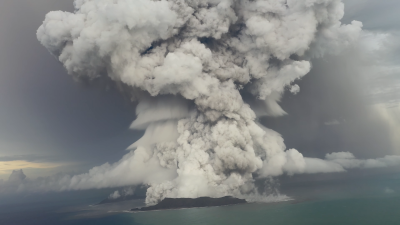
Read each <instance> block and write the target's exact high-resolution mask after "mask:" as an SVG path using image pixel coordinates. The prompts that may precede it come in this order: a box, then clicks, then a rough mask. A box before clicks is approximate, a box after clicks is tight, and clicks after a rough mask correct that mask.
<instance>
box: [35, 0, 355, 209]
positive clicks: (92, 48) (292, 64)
mask: <svg viewBox="0 0 400 225" xmlns="http://www.w3.org/2000/svg"><path fill="white" fill-rule="evenodd" d="M74 6H75V11H74V13H69V12H61V11H55V12H50V13H49V14H47V16H46V18H45V20H44V22H43V25H42V26H41V27H40V28H39V29H38V31H37V38H38V40H39V41H40V43H41V44H42V45H43V46H45V47H46V48H47V49H48V50H49V51H50V53H51V54H53V55H54V56H55V57H57V58H58V60H59V61H60V62H62V63H63V65H64V66H65V68H66V70H67V71H68V73H69V74H71V75H72V76H73V77H74V78H75V79H78V80H80V79H83V80H89V81H90V80H94V79H101V78H102V77H108V78H110V79H111V80H113V81H114V82H116V83H118V84H122V85H123V86H124V87H127V88H126V89H127V90H126V91H127V92H128V93H129V94H130V95H131V97H132V99H136V100H138V102H139V103H138V107H137V116H138V117H137V120H135V121H134V122H133V123H132V126H131V127H132V128H133V129H146V131H145V135H144V136H143V138H142V139H140V140H139V141H138V142H136V143H135V144H133V145H132V146H131V147H130V148H129V149H135V150H133V151H131V152H130V153H128V154H127V155H126V156H125V157H124V158H123V159H121V160H120V161H119V162H117V163H115V164H113V165H109V164H105V165H102V166H99V167H95V168H93V169H91V170H90V171H89V172H88V173H86V174H81V175H76V176H73V177H67V178H65V179H64V180H62V181H60V182H58V183H57V184H56V185H55V186H58V188H59V189H60V190H70V189H74V190H75V189H88V188H104V187H116V186H124V185H133V184H139V183H146V184H148V185H150V188H149V189H148V191H147V199H146V202H147V203H149V204H152V203H156V202H158V201H160V200H161V199H163V198H165V197H199V196H224V195H234V196H243V195H246V194H247V195H254V194H257V193H256V192H257V191H256V189H255V186H254V178H253V175H254V174H257V173H260V174H262V175H263V176H277V175H280V174H283V173H287V174H290V175H291V174H296V173H304V172H310V171H318V170H321V171H328V170H329V168H331V167H335V166H332V165H333V164H332V163H334V162H332V161H329V160H328V161H327V160H325V161H326V164H323V163H322V162H325V161H324V160H321V161H318V160H317V159H311V160H309V159H306V158H304V157H303V155H302V154H301V153H299V152H298V151H297V150H295V149H290V150H286V147H285V145H284V143H283V138H282V137H281V136H280V135H279V134H278V133H276V132H274V131H272V130H270V129H268V128H265V127H262V126H261V125H260V124H258V123H257V122H256V119H257V117H259V116H263V115H268V116H281V115H284V114H285V112H284V111H283V110H282V108H281V107H280V106H279V104H278V103H279V100H280V99H281V96H282V94H283V93H284V92H285V90H289V91H290V92H292V93H293V94H296V93H298V92H299V90H300V88H299V86H298V85H296V84H293V82H295V81H296V80H298V79H301V78H302V77H303V76H304V75H306V74H307V73H308V72H309V71H310V69H311V63H310V57H322V56H323V55H324V54H327V53H332V54H336V53H338V52H340V50H341V49H344V48H346V47H348V46H350V45H351V44H352V43H354V42H355V41H356V40H357V39H358V36H359V34H360V32H361V27H362V24H361V23H360V22H357V21H353V22H351V23H350V24H342V23H341V19H342V17H343V14H344V10H343V8H344V5H343V3H342V2H341V1H340V0H309V1H295V0H287V1H286V0H269V1H266V0H258V1H248V0H240V1H233V0H204V1H203V0H193V1H183V0H168V1H167V0H162V1H150V0H135V1H133V0H99V1H91V0H75V4H74ZM244 95H248V96H251V97H249V99H250V100H249V101H247V100H246V101H245V100H244V98H243V96H244ZM173 96H176V97H173ZM257 102H262V104H261V106H260V107H258V108H257V107H256V108H257V109H255V110H254V111H253V109H252V107H253V106H254V105H257V104H254V103H257ZM311 164H313V165H315V166H310V165H311ZM335 165H339V164H337V163H336V164H335ZM316 168H318V169H316ZM335 169H336V170H339V168H335ZM50 186H51V185H50Z"/></svg>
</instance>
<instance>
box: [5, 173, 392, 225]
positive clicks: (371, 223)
mask: <svg viewBox="0 0 400 225" xmlns="http://www.w3.org/2000/svg"><path fill="white" fill-rule="evenodd" d="M399 181H400V179H399V178H398V176H397V177H396V179H391V180H390V181H389V182H388V181H387V180H386V181H385V182H383V181H381V180H369V181H368V182H361V181H358V180H357V181H354V182H352V183H349V185H348V187H347V186H346V185H343V184H342V185H341V186H340V187H341V188H339V187H338V186H333V185H331V184H329V185H327V187H330V188H331V189H332V190H334V191H329V190H331V189H329V190H328V189H326V190H325V189H324V188H317V189H310V188H308V187H307V188H304V189H307V190H310V191H309V193H308V194H304V193H305V192H302V191H301V192H298V193H300V194H298V196H296V197H295V198H294V200H292V201H286V202H278V203H249V204H242V205H233V206H224V207H209V208H191V209H179V210H165V211H153V212H135V213H132V212H128V211H126V210H129V209H131V208H134V207H137V206H141V205H143V200H131V201H126V202H123V203H119V204H116V203H115V204H105V205H93V203H95V202H99V200H101V198H103V197H104V195H105V194H108V193H109V191H103V192H101V191H100V193H96V191H86V192H80V193H79V194H77V193H76V192H71V193H64V195H63V196H60V194H57V195H56V194H53V196H48V194H47V195H46V197H47V198H46V199H47V200H46V199H42V200H41V201H38V200H37V198H35V200H29V198H33V197H37V196H27V197H25V199H24V200H20V201H19V202H17V203H15V201H13V202H14V203H13V204H11V203H10V200H8V201H9V202H7V201H0V225H36V224H40V225H53V224H55V225H106V224H107V225H108V224H110V225H158V224H160V225H214V224H215V225H225V224H226V225H247V224H251V225H313V224H315V225H377V224H378V225H381V224H382V225H399V224H400V194H399V193H400V191H399V188H400V182H399ZM350 187H351V188H350ZM363 187H368V188H364V189H363ZM316 190H323V191H322V192H317V191H316ZM312 193H314V194H312ZM302 196H306V197H302ZM28 200H29V201H28ZM26 202H29V204H28V203H26Z"/></svg>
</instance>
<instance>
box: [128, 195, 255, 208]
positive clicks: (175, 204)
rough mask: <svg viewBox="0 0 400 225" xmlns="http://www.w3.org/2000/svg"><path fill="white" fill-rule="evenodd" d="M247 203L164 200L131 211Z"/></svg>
mask: <svg viewBox="0 0 400 225" xmlns="http://www.w3.org/2000/svg"><path fill="white" fill-rule="evenodd" d="M243 203H247V201H246V200H244V199H238V198H234V197H231V196H226V197H222V198H210V197H200V198H165V199H164V200H162V201H161V202H160V203H158V204H157V205H153V206H148V207H142V208H134V209H131V211H139V212H143V211H153V210H165V209H183V208H197V207H210V206H224V205H235V204H243Z"/></svg>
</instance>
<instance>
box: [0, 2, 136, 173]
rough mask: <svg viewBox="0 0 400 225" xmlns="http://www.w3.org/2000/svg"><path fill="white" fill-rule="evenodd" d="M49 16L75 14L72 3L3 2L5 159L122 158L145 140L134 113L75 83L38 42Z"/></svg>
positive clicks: (0, 44)
mask: <svg viewBox="0 0 400 225" xmlns="http://www.w3.org/2000/svg"><path fill="white" fill-rule="evenodd" d="M51 10H64V11H73V1H72V0H57V1H54V0H38V1H28V0H22V1H12V0H5V1H1V2H0V33H1V36H0V108H1V110H0V149H1V150H0V156H2V157H3V158H2V159H3V160H7V159H8V160H10V159H11V158H13V157H14V155H21V156H18V157H16V158H21V159H22V158H24V159H26V160H34V159H35V160H36V158H42V159H43V157H42V156H43V155H54V157H53V158H51V160H65V161H81V162H86V163H88V164H90V166H92V165H93V164H98V163H103V162H106V161H109V160H110V161H112V160H117V159H118V158H120V157H121V156H122V155H123V154H124V153H125V152H124V149H125V148H126V147H127V146H129V145H130V144H131V142H132V140H134V139H135V138H137V137H138V136H140V135H141V133H134V132H128V127H129V124H130V122H132V120H133V119H134V113H133V108H132V106H131V105H130V104H129V101H127V100H126V99H124V98H122V96H121V95H120V94H119V93H118V91H116V90H115V89H113V88H108V91H104V89H105V85H98V86H99V87H91V88H88V87H85V85H84V84H82V85H77V84H76V82H74V81H72V79H70V77H69V75H68V74H67V73H66V72H65V69H64V68H63V66H62V65H61V64H59V63H57V60H56V59H55V58H54V57H52V56H51V55H50V54H49V53H48V51H47V50H46V49H45V48H44V47H42V46H41V45H40V44H39V42H38V41H37V38H36V30H37V28H38V27H39V26H40V24H41V23H42V21H43V20H44V17H45V15H46V13H47V12H49V11H51ZM34 155H40V156H34ZM14 158H15V157H14ZM2 159H0V161H1V160H2ZM88 167H89V165H88Z"/></svg>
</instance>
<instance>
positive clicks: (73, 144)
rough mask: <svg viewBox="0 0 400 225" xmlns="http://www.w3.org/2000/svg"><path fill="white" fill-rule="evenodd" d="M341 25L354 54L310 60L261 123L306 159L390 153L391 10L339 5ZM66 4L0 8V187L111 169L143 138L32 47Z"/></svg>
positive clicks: (393, 98)
mask: <svg viewBox="0 0 400 225" xmlns="http://www.w3.org/2000/svg"><path fill="white" fill-rule="evenodd" d="M344 2H345V7H346V8H345V17H344V19H343V21H344V22H346V23H349V22H351V21H352V20H359V21H362V22H363V24H364V27H363V29H364V31H363V34H362V37H361V39H360V41H359V42H358V43H357V46H354V47H353V48H351V49H347V50H346V51H345V52H343V53H342V54H341V55H337V56H326V57H324V58H321V59H316V60H314V62H313V68H312V70H311V72H310V73H309V74H308V75H306V76H305V77H304V78H303V79H302V80H300V81H298V82H296V83H297V84H299V86H300V87H301V91H300V93H299V94H297V95H294V96H293V95H285V96H284V98H283V99H282V101H281V105H282V108H283V109H284V110H285V111H286V112H287V114H288V115H286V116H283V117H277V118H274V117H266V118H262V119H261V122H262V123H263V124H264V125H266V126H267V127H269V128H271V129H273V130H276V131H278V132H279V133H281V134H282V136H283V137H284V139H285V143H286V145H287V146H288V148H296V149H298V150H299V151H300V152H301V153H303V155H305V156H307V157H320V158H321V157H322V158H323V157H324V156H325V154H327V153H331V152H337V151H350V152H352V153H354V155H356V156H357V158H379V157H383V156H385V155H400V140H399V138H397V137H399V136H400V108H399V102H400V67H399V66H398V65H399V64H398V63H399V62H400V60H399V59H400V58H399V57H400V41H399V40H400V39H399V37H400V23H399V22H400V21H399V18H398V16H397V15H398V14H399V13H400V12H399V11H400V2H398V1H394V0H381V1H374V0H345V1H344ZM54 10H63V11H73V1H72V0H37V1H34V2H32V1H28V0H20V1H12V0H3V1H1V2H0V33H1V35H0V179H7V178H8V176H9V174H10V173H11V171H12V170H14V169H24V173H25V174H26V175H27V176H28V177H31V178H36V177H39V176H48V175H52V174H54V173H59V172H63V173H80V172H84V171H86V170H88V169H90V168H92V167H93V166H96V165H100V164H103V163H105V162H110V163H112V162H116V161H117V160H119V159H120V158H121V157H122V156H123V155H125V154H126V151H125V149H126V148H127V147H128V146H129V145H130V144H132V143H133V142H135V141H136V140H137V139H139V138H140V137H141V136H142V135H143V132H139V131H131V130H129V126H130V123H131V122H132V121H133V120H134V119H135V113H134V112H135V106H134V105H132V104H131V103H130V102H129V101H128V100H127V99H126V98H124V96H122V95H121V94H120V93H119V92H118V91H117V90H114V89H113V88H112V87H108V86H107V84H97V85H91V86H88V85H86V84H82V83H79V84H78V83H77V82H75V81H74V80H73V79H71V77H70V75H68V74H67V72H66V70H65V69H64V68H63V66H62V64H61V63H59V62H58V61H57V60H56V59H55V58H54V57H53V56H51V55H50V54H49V53H48V51H47V50H46V49H45V48H44V47H43V46H42V45H41V44H40V43H39V42H38V40H37V38H36V30H37V28H38V27H39V26H40V25H41V23H42V21H43V20H44V16H45V15H46V13H47V12H49V11H54Z"/></svg>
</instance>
